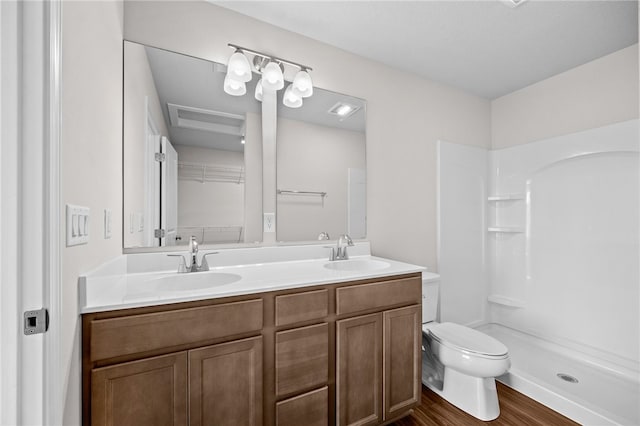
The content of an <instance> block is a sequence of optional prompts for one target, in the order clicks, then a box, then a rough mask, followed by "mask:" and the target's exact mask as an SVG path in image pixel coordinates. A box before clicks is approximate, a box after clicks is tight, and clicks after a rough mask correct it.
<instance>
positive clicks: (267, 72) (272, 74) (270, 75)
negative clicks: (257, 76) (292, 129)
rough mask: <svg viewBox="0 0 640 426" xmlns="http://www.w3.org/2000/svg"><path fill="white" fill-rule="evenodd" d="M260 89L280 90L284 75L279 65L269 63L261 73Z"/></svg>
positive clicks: (282, 85) (272, 62)
mask: <svg viewBox="0 0 640 426" xmlns="http://www.w3.org/2000/svg"><path fill="white" fill-rule="evenodd" d="M262 87H263V88H264V89H266V90H280V89H282V88H283V87H284V75H283V74H282V70H281V69H280V65H279V64H277V63H275V62H274V61H271V62H269V63H268V64H267V66H266V67H264V70H263V71H262Z"/></svg>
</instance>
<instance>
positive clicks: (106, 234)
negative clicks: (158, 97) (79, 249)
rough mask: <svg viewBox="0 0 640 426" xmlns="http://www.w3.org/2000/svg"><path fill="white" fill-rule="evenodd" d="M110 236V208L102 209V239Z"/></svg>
mask: <svg viewBox="0 0 640 426" xmlns="http://www.w3.org/2000/svg"><path fill="white" fill-rule="evenodd" d="M109 238H111V209H104V239H105V240H108V239H109Z"/></svg>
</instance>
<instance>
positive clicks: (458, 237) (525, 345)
mask: <svg viewBox="0 0 640 426" xmlns="http://www.w3.org/2000/svg"><path fill="white" fill-rule="evenodd" d="M639 138H640V135H639V121H638V120H631V121H627V122H623V123H617V124H613V125H609V126H605V127H601V128H596V129H591V130H587V131H582V132H578V133H574V134H569V135H564V136H560V137H555V138H550V139H545V140H540V141H536V142H531V143H528V144H524V145H519V146H515V147H511V148H506V149H500V150H492V151H487V150H483V149H479V148H472V147H467V146H461V145H456V144H452V143H448V142H439V146H438V152H439V161H438V167H439V171H438V176H439V205H438V212H439V224H438V228H439V243H438V246H439V250H438V252H439V259H438V266H439V273H440V274H441V276H442V283H441V300H440V320H441V321H453V322H457V323H461V324H465V325H470V326H473V327H476V328H478V329H479V330H481V331H483V332H485V333H487V334H489V335H491V336H493V337H495V338H497V339H498V340H500V341H502V342H503V343H504V344H505V345H507V347H508V348H509V351H510V354H511V357H512V368H511V370H510V372H509V373H507V374H505V375H504V376H502V377H500V378H499V380H501V381H503V382H504V383H506V384H507V385H509V386H512V387H514V388H515V389H517V390H519V391H521V392H523V393H525V394H527V395H529V396H531V397H532V398H534V399H536V400H538V401H540V402H541V403H543V404H545V405H548V406H549V407H551V408H553V409H555V410H557V411H559V412H561V413H563V414H565V415H566V416H568V417H570V418H572V419H574V420H576V421H578V422H580V423H583V424H591V425H603V424H624V425H627V424H628V425H637V424H640V408H639V407H640V381H639V371H640V364H639V363H640V306H639V302H640V269H639V268H640V266H639V259H640V247H639V245H640V244H639V242H640V163H639V158H640V157H639Z"/></svg>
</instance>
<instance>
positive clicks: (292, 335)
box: [276, 324, 329, 396]
mask: <svg viewBox="0 0 640 426" xmlns="http://www.w3.org/2000/svg"><path fill="white" fill-rule="evenodd" d="M328 377H329V326H328V324H319V325H313V326H310V327H302V328H296V329H294V330H287V331H281V332H279V333H276V394H277V395H278V396H283V395H287V394H291V393H294V392H301V391H305V390H308V389H311V388H314V387H318V386H322V385H324V384H326V383H327V380H328Z"/></svg>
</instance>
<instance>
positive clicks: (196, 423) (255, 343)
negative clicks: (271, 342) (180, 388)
mask: <svg viewBox="0 0 640 426" xmlns="http://www.w3.org/2000/svg"><path fill="white" fill-rule="evenodd" d="M216 424H219V425H237V426H243V425H245V426H260V425H261V424H262V337H254V338H251V339H244V340H239V341H235V342H230V343H222V344H220V345H213V346H207V347H205V348H201V349H194V350H192V351H189V425H191V426H201V425H216Z"/></svg>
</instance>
